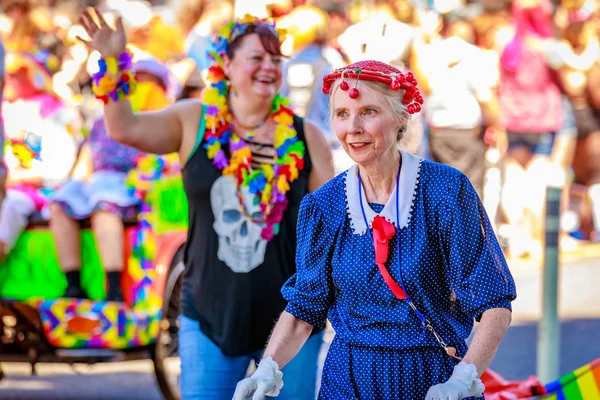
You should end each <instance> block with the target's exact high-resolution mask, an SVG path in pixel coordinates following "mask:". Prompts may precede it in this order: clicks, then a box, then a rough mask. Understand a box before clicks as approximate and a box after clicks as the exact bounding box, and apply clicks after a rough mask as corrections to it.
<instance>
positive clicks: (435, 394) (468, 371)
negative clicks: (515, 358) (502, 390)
mask: <svg viewBox="0 0 600 400" xmlns="http://www.w3.org/2000/svg"><path fill="white" fill-rule="evenodd" d="M484 390H485V386H483V382H481V379H479V378H478V374H477V367H475V365H473V364H469V363H466V362H464V361H461V362H460V363H458V365H456V366H455V367H454V371H453V372H452V376H451V377H450V379H448V381H446V382H444V383H440V384H438V385H435V386H432V387H431V388H430V389H429V391H428V392H427V396H426V397H425V400H461V399H466V398H468V397H482V396H483V391H484Z"/></svg>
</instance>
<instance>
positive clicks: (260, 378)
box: [233, 357, 283, 400]
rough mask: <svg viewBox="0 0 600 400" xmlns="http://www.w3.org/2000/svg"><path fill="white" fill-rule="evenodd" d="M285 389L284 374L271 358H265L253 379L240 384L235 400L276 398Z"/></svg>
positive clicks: (234, 395)
mask: <svg viewBox="0 0 600 400" xmlns="http://www.w3.org/2000/svg"><path fill="white" fill-rule="evenodd" d="M282 387H283V372H281V371H280V370H279V365H277V363H276V362H275V361H273V359H272V358H271V357H267V358H264V359H263V360H262V361H261V362H260V363H259V364H258V368H257V369H256V372H254V374H252V376H251V377H249V378H246V379H244V380H241V381H239V382H238V384H237V386H236V388H235V393H234V394H233V400H246V399H248V398H249V397H252V400H264V398H265V396H270V397H275V396H278V395H279V391H280V390H281V388H282Z"/></svg>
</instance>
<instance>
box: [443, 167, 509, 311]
mask: <svg viewBox="0 0 600 400" xmlns="http://www.w3.org/2000/svg"><path fill="white" fill-rule="evenodd" d="M442 229H443V235H442V238H443V239H442V240H443V241H444V243H443V246H444V250H445V253H446V254H445V255H446V260H447V262H448V263H449V268H450V276H451V280H452V285H453V290H454V292H455V293H456V297H457V299H458V301H459V304H460V307H461V309H462V311H463V312H465V313H466V314H468V315H470V316H471V317H473V318H475V319H476V320H478V321H479V319H480V318H481V314H483V312H484V311H486V310H489V309H492V308H507V309H509V310H510V309H511V304H510V302H511V301H512V300H514V299H515V298H516V295H517V294H516V289H515V282H514V280H513V277H512V275H511V274H510V271H509V269H508V265H507V264H506V260H505V258H504V255H503V253H502V249H501V248H500V245H499V244H498V240H497V239H496V236H495V234H494V231H493V229H492V226H491V224H490V221H489V219H488V216H487V213H486V212H485V209H484V207H483V204H482V203H481V200H480V199H479V197H478V196H477V193H476V192H475V189H474V188H473V186H472V185H471V183H470V182H469V180H468V179H467V178H466V176H464V175H462V174H461V175H460V176H458V177H457V179H456V180H454V181H453V182H452V183H451V186H450V189H449V195H448V199H447V209H446V215H445V218H444V219H443V228H442Z"/></svg>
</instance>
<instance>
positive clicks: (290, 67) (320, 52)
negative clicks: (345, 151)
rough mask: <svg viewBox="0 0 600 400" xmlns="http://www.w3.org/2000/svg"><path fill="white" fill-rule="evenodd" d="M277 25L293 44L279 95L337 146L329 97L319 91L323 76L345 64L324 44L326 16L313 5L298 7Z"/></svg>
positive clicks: (333, 50)
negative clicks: (332, 129)
mask: <svg viewBox="0 0 600 400" xmlns="http://www.w3.org/2000/svg"><path fill="white" fill-rule="evenodd" d="M277 26H278V27H281V28H283V29H285V30H286V31H287V33H288V34H289V35H290V37H291V41H292V54H291V57H290V58H289V60H288V62H287V63H286V64H285V66H284V71H283V77H284V80H283V85H282V88H281V94H282V95H283V96H286V97H289V99H290V103H291V106H292V109H293V110H294V112H296V113H298V115H299V116H301V117H304V118H306V119H307V120H309V121H311V122H313V123H315V124H316V125H317V126H318V127H319V128H320V129H321V131H322V132H323V133H324V134H325V136H327V138H328V139H329V141H330V142H331V143H332V145H334V146H335V147H339V143H338V141H337V139H336V138H335V136H334V135H333V133H332V132H331V127H330V125H329V96H327V95H326V94H324V93H323V92H322V91H321V83H322V82H323V77H325V75H327V74H328V73H330V72H331V70H332V69H334V68H340V67H342V66H343V65H344V60H343V59H342V57H341V55H340V54H339V53H338V52H337V51H336V50H335V49H332V48H331V47H329V46H328V45H327V38H328V36H327V28H328V26H329V17H328V15H327V13H326V12H324V11H322V10H320V9H318V8H316V7H313V6H300V7H297V8H295V9H294V10H293V11H292V12H291V13H290V14H288V15H287V16H285V17H283V18H282V19H281V20H279V21H278V24H277Z"/></svg>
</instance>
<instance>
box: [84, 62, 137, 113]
mask: <svg viewBox="0 0 600 400" xmlns="http://www.w3.org/2000/svg"><path fill="white" fill-rule="evenodd" d="M132 59H133V54H132V53H131V52H130V51H129V50H125V51H124V52H123V53H121V55H120V56H119V58H115V57H107V58H101V59H100V60H98V67H99V70H98V72H97V73H95V74H94V75H93V76H92V91H93V92H94V94H95V95H96V98H98V99H100V100H102V102H103V103H104V104H108V103H110V102H117V101H119V100H122V99H127V98H128V97H129V96H131V95H132V94H133V92H134V91H135V88H136V85H137V81H136V79H135V75H134V74H133V62H132Z"/></svg>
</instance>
